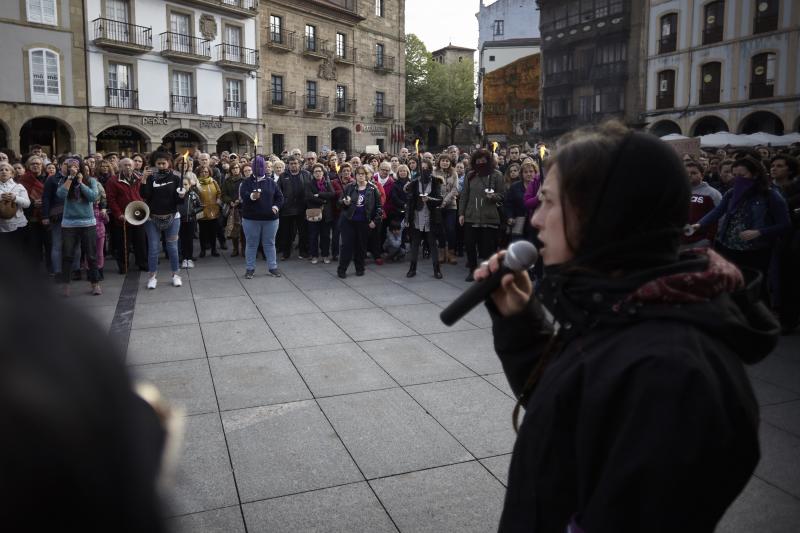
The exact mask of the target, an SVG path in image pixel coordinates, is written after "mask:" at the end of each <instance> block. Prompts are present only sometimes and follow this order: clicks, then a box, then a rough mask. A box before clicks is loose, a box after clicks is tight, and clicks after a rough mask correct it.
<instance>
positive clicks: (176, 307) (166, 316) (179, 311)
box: [131, 300, 198, 329]
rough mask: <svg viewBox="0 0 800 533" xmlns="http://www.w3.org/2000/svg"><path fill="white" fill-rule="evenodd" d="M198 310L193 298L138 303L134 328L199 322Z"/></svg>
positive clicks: (135, 308) (134, 317)
mask: <svg viewBox="0 0 800 533" xmlns="http://www.w3.org/2000/svg"><path fill="white" fill-rule="evenodd" d="M197 323H198V318H197V311H196V310H195V307H194V302H193V301H192V300H185V301H177V302H153V303H137V304H136V307H134V312H133V325H132V326H131V327H132V329H141V328H154V327H163V326H177V325H180V324H197Z"/></svg>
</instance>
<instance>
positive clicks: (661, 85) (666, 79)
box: [656, 70, 675, 109]
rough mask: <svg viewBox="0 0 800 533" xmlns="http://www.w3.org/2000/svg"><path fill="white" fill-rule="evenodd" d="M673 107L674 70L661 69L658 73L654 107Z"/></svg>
mask: <svg viewBox="0 0 800 533" xmlns="http://www.w3.org/2000/svg"><path fill="white" fill-rule="evenodd" d="M671 107H675V71H674V70H662V71H661V72H659V73H658V92H657V93H656V109H669V108H671Z"/></svg>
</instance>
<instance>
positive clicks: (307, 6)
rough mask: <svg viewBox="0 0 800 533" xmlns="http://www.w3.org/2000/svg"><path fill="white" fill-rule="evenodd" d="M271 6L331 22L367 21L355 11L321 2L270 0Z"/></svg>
mask: <svg viewBox="0 0 800 533" xmlns="http://www.w3.org/2000/svg"><path fill="white" fill-rule="evenodd" d="M270 3H272V4H276V5H279V6H281V7H284V8H286V9H294V10H297V11H303V12H306V13H311V14H313V15H317V16H319V17H323V18H326V19H329V20H330V21H332V22H338V23H342V22H344V23H345V24H351V25H356V24H358V23H359V22H363V21H365V20H367V17H365V16H363V15H359V14H358V13H357V12H355V11H350V10H349V9H345V8H343V7H340V6H337V5H334V4H329V3H328V2H324V1H323V0H302V1H298V0H271V2H270ZM260 6H262V7H264V8H266V2H262V3H261V4H260Z"/></svg>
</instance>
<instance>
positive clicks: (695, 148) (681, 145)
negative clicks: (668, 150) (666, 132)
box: [664, 137, 700, 157]
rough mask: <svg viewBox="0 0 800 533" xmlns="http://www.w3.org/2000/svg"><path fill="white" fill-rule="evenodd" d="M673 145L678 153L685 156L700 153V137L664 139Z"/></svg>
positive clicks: (695, 155)
mask: <svg viewBox="0 0 800 533" xmlns="http://www.w3.org/2000/svg"><path fill="white" fill-rule="evenodd" d="M664 142H665V143H667V144H669V145H670V146H672V147H673V148H674V149H675V151H676V152H678V155H679V156H681V157H683V155H684V154H689V155H691V156H693V157H698V156H699V155H700V137H695V138H693V139H675V140H674V141H664Z"/></svg>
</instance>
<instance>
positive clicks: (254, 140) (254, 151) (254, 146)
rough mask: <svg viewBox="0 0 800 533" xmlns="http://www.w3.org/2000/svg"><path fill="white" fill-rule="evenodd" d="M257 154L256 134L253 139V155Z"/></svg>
mask: <svg viewBox="0 0 800 533" xmlns="http://www.w3.org/2000/svg"><path fill="white" fill-rule="evenodd" d="M256 154H258V133H256V136H255V137H253V155H254V156H255V155H256Z"/></svg>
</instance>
